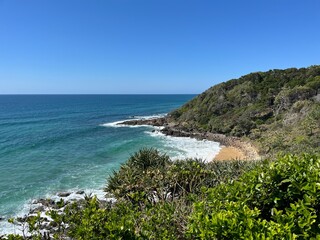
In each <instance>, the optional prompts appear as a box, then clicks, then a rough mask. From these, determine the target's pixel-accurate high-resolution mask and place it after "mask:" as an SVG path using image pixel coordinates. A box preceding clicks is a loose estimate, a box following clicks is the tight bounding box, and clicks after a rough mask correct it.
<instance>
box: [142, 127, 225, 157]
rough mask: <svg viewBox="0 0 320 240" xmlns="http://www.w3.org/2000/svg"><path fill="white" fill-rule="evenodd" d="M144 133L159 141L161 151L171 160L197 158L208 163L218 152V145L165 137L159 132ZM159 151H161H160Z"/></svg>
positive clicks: (193, 139)
mask: <svg viewBox="0 0 320 240" xmlns="http://www.w3.org/2000/svg"><path fill="white" fill-rule="evenodd" d="M145 133H147V134H149V135H150V136H152V137H156V138H158V139H160V140H161V142H162V145H163V149H162V151H165V152H166V153H167V154H168V155H169V156H170V157H172V159H174V160H176V159H185V158H198V159H202V160H203V161H205V162H210V161H212V160H213V158H214V157H215V156H216V155H217V154H218V152H219V151H220V149H221V148H220V144H219V143H218V142H213V141H209V140H197V139H195V138H190V137H173V136H167V135H165V134H163V133H161V132H160V131H154V132H149V131H146V132H145ZM160 150H161V149H160Z"/></svg>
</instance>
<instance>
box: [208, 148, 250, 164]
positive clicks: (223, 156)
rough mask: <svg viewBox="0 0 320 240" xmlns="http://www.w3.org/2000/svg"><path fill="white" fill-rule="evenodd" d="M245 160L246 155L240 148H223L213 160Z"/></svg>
mask: <svg viewBox="0 0 320 240" xmlns="http://www.w3.org/2000/svg"><path fill="white" fill-rule="evenodd" d="M234 159H237V160H245V159H246V156H245V154H244V153H243V152H242V151H241V150H240V149H238V148H235V147H225V146H223V147H222V148H221V150H220V151H219V153H218V154H217V155H216V156H215V157H214V159H213V160H218V161H221V160H234Z"/></svg>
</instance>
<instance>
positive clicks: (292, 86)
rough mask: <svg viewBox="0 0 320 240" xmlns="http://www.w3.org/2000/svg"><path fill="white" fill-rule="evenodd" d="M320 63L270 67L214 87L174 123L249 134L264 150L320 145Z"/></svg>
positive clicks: (293, 150) (292, 150) (172, 116)
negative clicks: (284, 68)
mask: <svg viewBox="0 0 320 240" xmlns="http://www.w3.org/2000/svg"><path fill="white" fill-rule="evenodd" d="M319 119H320V66H311V67H309V68H300V69H296V68H290V69H286V70H270V71H268V72H256V73H251V74H248V75H245V76H243V77H241V78H239V79H234V80H230V81H227V82H224V83H221V84H218V85H216V86H213V87H211V88H210V89H208V90H207V91H205V92H204V93H202V94H200V95H199V96H197V97H196V98H194V99H193V100H191V101H190V102H188V103H187V104H185V105H184V106H183V107H181V108H179V109H177V110H176V111H174V112H172V113H171V114H170V121H171V122H175V123H177V125H178V126H180V127H181V126H183V128H185V129H186V130H190V129H196V130H199V131H202V132H204V131H209V132H213V133H222V134H226V135H228V136H237V137H242V138H247V139H249V140H251V142H253V143H255V145H256V146H257V147H258V148H259V150H260V152H261V154H265V155H269V156H270V155H275V154H276V153H278V152H286V153H299V152H301V151H304V152H314V151H315V150H317V149H318V151H319V148H320V140H319V134H320V120H319Z"/></svg>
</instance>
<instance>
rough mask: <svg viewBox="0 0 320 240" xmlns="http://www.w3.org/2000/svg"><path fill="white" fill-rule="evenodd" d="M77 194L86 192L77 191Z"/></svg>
mask: <svg viewBox="0 0 320 240" xmlns="http://www.w3.org/2000/svg"><path fill="white" fill-rule="evenodd" d="M76 194H84V191H83V190H80V191H77V192H76Z"/></svg>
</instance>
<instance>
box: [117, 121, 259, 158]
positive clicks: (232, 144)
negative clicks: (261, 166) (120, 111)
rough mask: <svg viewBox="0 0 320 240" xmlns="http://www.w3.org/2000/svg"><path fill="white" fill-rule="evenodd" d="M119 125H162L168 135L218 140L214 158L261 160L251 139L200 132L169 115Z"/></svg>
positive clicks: (163, 131) (164, 132)
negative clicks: (170, 117) (186, 126)
mask: <svg viewBox="0 0 320 240" xmlns="http://www.w3.org/2000/svg"><path fill="white" fill-rule="evenodd" d="M118 124H119V125H129V126H136V125H150V126H154V127H161V129H160V132H161V133H163V134H165V135H167V136H174V137H190V138H195V139H197V140H208V141H214V142H218V143H219V144H220V145H221V149H220V151H219V152H218V153H217V154H216V155H215V156H214V157H213V159H212V160H232V159H238V160H259V159H261V156H260V155H259V153H258V149H257V148H256V147H255V146H253V144H252V143H251V142H249V141H244V140H243V139H240V138H238V137H231V136H226V135H224V134H219V133H212V132H199V131H197V130H195V129H191V130H190V129H187V128H185V127H183V126H181V125H179V124H177V123H174V122H170V120H168V118H167V117H160V118H152V119H143V120H128V121H123V122H121V123H118Z"/></svg>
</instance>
